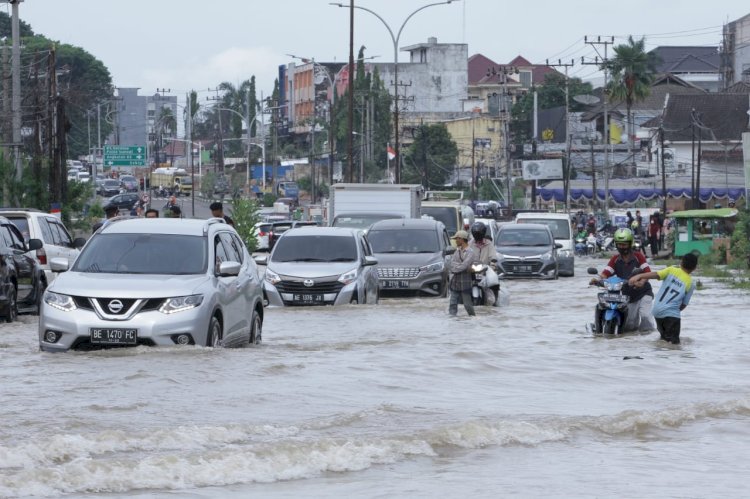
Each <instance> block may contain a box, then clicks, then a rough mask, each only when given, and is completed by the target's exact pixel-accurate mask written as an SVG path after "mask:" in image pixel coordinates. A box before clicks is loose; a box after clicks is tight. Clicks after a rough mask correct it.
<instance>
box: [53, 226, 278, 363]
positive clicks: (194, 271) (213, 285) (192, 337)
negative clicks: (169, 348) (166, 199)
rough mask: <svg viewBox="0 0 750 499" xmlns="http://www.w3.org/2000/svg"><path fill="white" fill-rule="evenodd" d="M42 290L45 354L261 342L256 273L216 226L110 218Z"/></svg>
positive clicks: (59, 263)
mask: <svg viewBox="0 0 750 499" xmlns="http://www.w3.org/2000/svg"><path fill="white" fill-rule="evenodd" d="M51 265H52V270H54V271H60V272H63V271H67V272H64V273H63V274H61V275H60V276H59V277H58V278H57V279H55V281H54V282H53V283H52V284H51V285H50V287H49V288H48V289H47V292H46V293H45V295H44V299H43V301H42V307H41V314H40V318H39V346H40V348H41V349H42V350H45V351H65V350H69V349H92V348H105V347H118V346H136V345H152V346H156V345H194V344H197V345H204V346H219V345H223V346H239V345H242V344H247V343H259V342H260V341H261V335H262V325H263V295H262V288H261V285H260V279H259V276H258V271H257V266H256V265H255V262H254V261H253V259H252V258H251V257H250V254H249V253H248V251H247V248H246V247H245V245H244V244H243V243H242V240H241V239H240V238H239V236H238V235H237V232H236V231H235V230H234V228H232V227H231V226H229V225H227V224H226V223H224V221H223V220H222V219H218V218H212V219H209V220H188V219H178V218H168V219H162V218H130V219H116V220H114V221H112V222H110V223H109V224H107V225H106V226H105V227H104V228H102V229H100V230H99V231H98V232H96V233H95V234H94V235H93V236H92V237H91V239H90V240H89V242H88V244H86V246H85V247H84V249H83V250H82V251H81V255H80V256H79V258H78V259H77V260H76V262H75V264H74V265H73V267H72V268H70V270H68V261H67V260H65V259H57V258H55V259H53V260H52V262H51Z"/></svg>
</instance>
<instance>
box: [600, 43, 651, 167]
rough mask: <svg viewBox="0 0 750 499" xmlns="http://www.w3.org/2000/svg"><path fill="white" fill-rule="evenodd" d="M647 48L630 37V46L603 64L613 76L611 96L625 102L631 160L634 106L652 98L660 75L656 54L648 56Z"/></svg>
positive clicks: (619, 48)
mask: <svg viewBox="0 0 750 499" xmlns="http://www.w3.org/2000/svg"><path fill="white" fill-rule="evenodd" d="M645 44H646V39H645V38H641V39H640V40H638V41H635V40H633V37H632V36H629V37H628V43H624V44H621V45H617V46H615V47H614V51H615V56H614V57H613V58H612V59H610V60H608V61H607V62H605V63H604V64H602V69H603V70H608V71H610V72H611V76H612V79H611V80H610V82H609V83H608V84H607V91H608V92H609V95H610V96H611V97H612V98H615V99H621V100H624V101H625V106H626V108H627V124H626V128H627V137H628V156H630V157H631V158H632V155H631V150H632V143H633V140H632V134H633V133H632V130H633V121H632V114H631V110H632V107H633V103H634V102H636V101H641V100H643V99H645V98H646V97H648V95H649V94H650V93H651V83H652V82H653V80H654V76H655V74H656V63H657V56H656V54H654V53H653V52H646V49H645Z"/></svg>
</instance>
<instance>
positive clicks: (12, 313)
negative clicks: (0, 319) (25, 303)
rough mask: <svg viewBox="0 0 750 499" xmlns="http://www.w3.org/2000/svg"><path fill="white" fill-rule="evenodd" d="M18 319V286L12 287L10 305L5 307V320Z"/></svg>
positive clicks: (9, 297) (9, 295) (9, 298)
mask: <svg viewBox="0 0 750 499" xmlns="http://www.w3.org/2000/svg"><path fill="white" fill-rule="evenodd" d="M16 319H18V301H17V300H16V288H11V290H10V293H9V294H8V306H7V307H6V308H5V322H13V321H15V320H16Z"/></svg>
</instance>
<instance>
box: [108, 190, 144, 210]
mask: <svg viewBox="0 0 750 499" xmlns="http://www.w3.org/2000/svg"><path fill="white" fill-rule="evenodd" d="M139 200H140V196H138V193H137V192H125V193H123V194H118V195H116V196H112V197H111V198H109V199H108V200H107V202H106V203H105V204H104V206H103V208H104V210H105V211H106V210H107V208H108V207H110V206H116V207H117V209H118V210H128V211H130V210H131V209H132V208H133V206H135V204H136V203H137V202H138V201H139Z"/></svg>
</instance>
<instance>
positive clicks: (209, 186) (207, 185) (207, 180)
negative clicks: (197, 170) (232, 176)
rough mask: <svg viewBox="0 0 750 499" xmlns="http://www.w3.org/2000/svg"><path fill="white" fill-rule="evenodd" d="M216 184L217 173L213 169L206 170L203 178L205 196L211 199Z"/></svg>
mask: <svg viewBox="0 0 750 499" xmlns="http://www.w3.org/2000/svg"><path fill="white" fill-rule="evenodd" d="M215 184H216V174H215V173H214V172H212V171H209V172H206V173H205V174H204V175H203V178H202V179H201V192H202V193H203V196H204V197H206V198H208V199H211V198H213V197H214V185H215Z"/></svg>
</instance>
